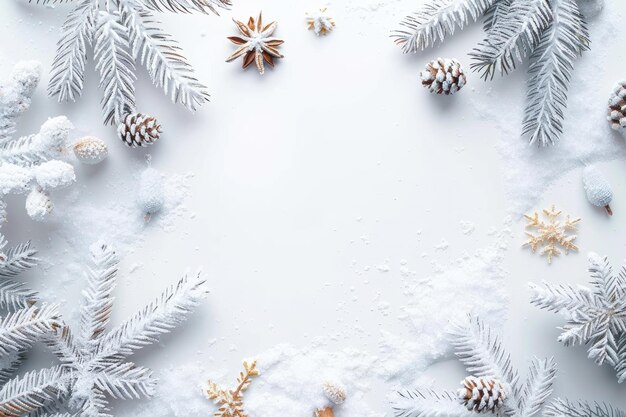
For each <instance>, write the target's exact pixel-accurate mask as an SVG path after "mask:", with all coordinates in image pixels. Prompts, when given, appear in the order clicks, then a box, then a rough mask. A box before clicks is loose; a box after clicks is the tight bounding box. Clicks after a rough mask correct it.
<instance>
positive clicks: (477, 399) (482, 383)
mask: <svg viewBox="0 0 626 417" xmlns="http://www.w3.org/2000/svg"><path fill="white" fill-rule="evenodd" d="M461 383H462V384H463V388H461V389H460V390H459V399H460V400H461V402H462V403H463V405H465V407H467V409H468V410H469V411H475V412H477V413H488V412H492V413H495V412H496V411H498V409H500V407H501V406H502V403H504V400H506V391H505V388H504V385H502V383H501V382H500V381H498V380H496V379H490V378H476V377H473V376H469V377H467V378H465V379H464V380H463V382H461Z"/></svg>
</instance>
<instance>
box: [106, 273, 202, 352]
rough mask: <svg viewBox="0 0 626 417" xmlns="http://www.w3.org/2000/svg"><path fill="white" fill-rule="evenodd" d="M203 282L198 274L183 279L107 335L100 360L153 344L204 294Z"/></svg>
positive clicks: (177, 322)
mask: <svg viewBox="0 0 626 417" xmlns="http://www.w3.org/2000/svg"><path fill="white" fill-rule="evenodd" d="M207 293H208V290H207V286H206V280H204V279H203V278H202V277H201V276H200V275H199V274H198V275H196V276H192V277H191V278H189V277H188V276H184V277H183V278H182V279H181V280H180V281H178V283H176V284H174V285H172V286H171V287H169V288H168V289H166V290H165V291H164V292H163V293H162V294H161V296H160V297H159V298H157V299H156V300H154V301H153V302H151V303H150V304H148V305H147V306H146V307H145V308H143V309H142V310H141V311H139V312H138V313H136V314H135V315H134V316H132V317H131V318H130V319H128V320H127V321H125V322H124V323H122V324H121V325H120V326H119V327H117V328H116V329H115V330H113V331H112V332H110V333H109V334H108V335H107V336H106V337H105V338H104V339H103V340H102V341H101V342H100V343H99V348H98V355H99V356H100V357H103V358H104V357H109V356H115V357H117V356H119V355H122V356H128V355H131V354H132V353H133V352H134V351H136V350H138V349H141V348H142V347H144V346H147V345H149V344H152V343H155V342H156V341H157V340H158V338H159V336H160V335H162V334H165V333H169V332H170V331H171V329H173V328H174V327H175V326H176V325H177V324H179V323H181V322H182V321H183V320H184V319H185V318H186V317H187V316H188V315H189V314H190V313H191V312H192V310H193V308H195V307H196V306H197V305H198V304H199V303H200V301H201V300H202V299H203V298H204V297H205V296H206V295H207Z"/></svg>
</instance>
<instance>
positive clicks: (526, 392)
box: [515, 358, 557, 417]
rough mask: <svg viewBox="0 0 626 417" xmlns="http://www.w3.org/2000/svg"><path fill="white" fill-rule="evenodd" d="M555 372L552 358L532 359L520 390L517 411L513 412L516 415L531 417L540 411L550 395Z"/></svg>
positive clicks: (555, 368)
mask: <svg viewBox="0 0 626 417" xmlns="http://www.w3.org/2000/svg"><path fill="white" fill-rule="evenodd" d="M556 373H557V367H556V362H555V361H554V358H550V359H538V358H535V359H533V361H532V363H531V365H530V371H529V375H528V377H527V379H526V383H525V384H524V387H523V388H522V391H521V395H520V403H519V405H518V409H519V412H518V413H516V414H515V415H516V417H532V416H534V415H536V414H537V413H539V412H540V411H541V409H542V408H543V405H544V403H545V402H546V400H547V399H548V398H549V397H550V396H551V395H552V385H553V383H554V380H555V378H556Z"/></svg>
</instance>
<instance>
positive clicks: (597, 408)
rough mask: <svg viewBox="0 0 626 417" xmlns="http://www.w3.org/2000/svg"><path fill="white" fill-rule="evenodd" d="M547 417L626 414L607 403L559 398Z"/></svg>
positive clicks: (554, 402) (621, 416) (616, 415)
mask: <svg viewBox="0 0 626 417" xmlns="http://www.w3.org/2000/svg"><path fill="white" fill-rule="evenodd" d="M545 415H546V416H547V417H625V416H626V413H624V412H623V411H622V410H619V409H617V408H615V407H613V406H612V405H609V404H605V403H598V402H596V403H593V404H589V403H587V402H582V401H581V402H578V403H574V402H571V401H568V400H563V399H560V398H557V399H556V400H555V401H553V402H552V403H551V404H550V405H549V406H548V407H546V412H545Z"/></svg>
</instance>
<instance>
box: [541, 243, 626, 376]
mask: <svg viewBox="0 0 626 417" xmlns="http://www.w3.org/2000/svg"><path fill="white" fill-rule="evenodd" d="M589 274H590V276H591V284H592V288H587V287H582V286H581V287H579V288H575V289H574V287H572V286H565V285H560V286H556V285H553V284H545V285H544V288H539V287H535V288H537V290H536V291H535V293H534V294H533V296H532V297H531V302H532V303H533V304H535V305H537V306H538V307H540V308H542V309H545V310H549V311H554V312H561V313H565V314H566V315H567V322H566V324H565V325H564V326H563V327H562V329H561V330H562V333H561V334H560V335H559V337H558V341H559V342H561V343H563V344H564V345H565V346H572V345H583V344H585V345H587V346H589V347H588V356H589V358H591V359H593V360H594V361H595V362H596V363H597V364H598V365H602V364H605V363H606V364H608V365H611V366H613V367H615V369H616V372H617V377H618V379H619V380H620V382H621V381H623V380H625V379H626V336H625V335H626V272H625V270H624V269H623V268H622V270H621V271H620V273H619V274H614V273H613V272H612V268H611V266H610V265H609V262H608V260H607V259H606V258H601V257H599V256H598V255H596V254H593V253H592V254H590V255H589Z"/></svg>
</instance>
